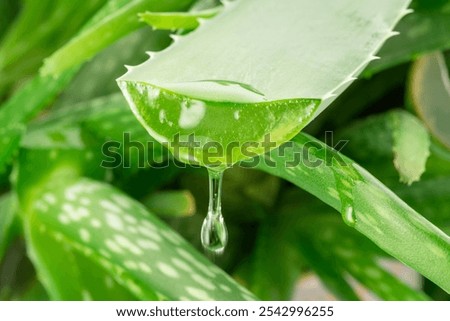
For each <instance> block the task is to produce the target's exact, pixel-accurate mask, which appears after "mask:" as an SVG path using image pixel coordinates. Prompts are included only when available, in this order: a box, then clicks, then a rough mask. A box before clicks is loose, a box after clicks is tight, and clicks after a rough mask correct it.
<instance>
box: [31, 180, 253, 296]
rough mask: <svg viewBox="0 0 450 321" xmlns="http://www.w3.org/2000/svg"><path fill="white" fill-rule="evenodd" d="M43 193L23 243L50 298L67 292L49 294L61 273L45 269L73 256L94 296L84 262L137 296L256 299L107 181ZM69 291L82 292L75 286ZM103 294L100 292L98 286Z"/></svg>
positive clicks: (59, 281) (80, 183)
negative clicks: (65, 249) (39, 273)
mask: <svg viewBox="0 0 450 321" xmlns="http://www.w3.org/2000/svg"><path fill="white" fill-rule="evenodd" d="M43 193H44V194H42V195H41V196H40V197H39V198H38V199H37V200H36V202H35V203H34V208H33V209H32V210H31V211H30V212H29V213H28V214H27V215H30V217H29V218H28V222H29V225H28V242H29V245H30V246H31V249H32V251H33V258H34V262H35V264H36V265H37V267H38V269H40V272H41V274H44V273H45V275H46V277H45V279H43V280H42V281H43V282H44V284H45V285H46V287H47V289H48V290H49V292H50V293H51V294H53V297H54V298H64V296H65V295H66V293H67V291H68V290H66V289H64V290H61V291H59V290H55V291H52V290H53V289H54V288H58V287H61V285H62V284H63V286H64V287H65V286H67V284H66V280H65V279H66V277H65V276H62V275H61V274H59V273H56V271H54V273H51V272H50V271H48V270H46V269H49V268H52V269H60V268H61V266H62V265H64V266H66V263H65V262H66V260H67V257H69V258H70V256H68V255H70V254H72V256H74V257H75V258H74V259H75V262H73V264H71V266H72V268H73V269H78V275H79V276H80V279H81V280H82V281H83V280H84V281H83V282H82V286H83V287H85V291H88V292H89V293H91V294H92V291H93V290H94V289H97V284H95V283H94V284H93V283H92V282H88V281H89V280H90V277H91V276H90V275H91V273H92V270H91V269H84V268H83V266H84V265H85V264H86V265H88V266H90V267H97V269H102V270H104V271H103V273H104V274H106V275H109V276H111V277H112V278H113V279H114V280H115V281H116V282H117V283H118V284H120V285H121V286H122V287H124V288H126V289H128V290H129V291H130V292H131V293H132V294H133V295H134V296H136V297H137V298H140V299H155V298H160V299H161V298H166V299H172V300H173V299H176V300H179V299H190V300H212V299H216V300H227V299H228V300H242V299H253V298H254V297H253V296H252V295H251V294H250V293H249V292H247V291H245V290H244V289H243V288H241V287H240V286H238V285H237V284H236V283H235V282H234V281H232V280H231V279H230V278H229V277H228V276H227V275H226V274H225V273H224V272H222V271H221V270H219V269H218V268H217V267H215V266H213V265H212V264H211V263H209V261H207V260H206V259H205V258H204V257H202V256H201V255H199V254H198V253H197V252H195V251H194V250H193V249H192V248H191V247H190V246H189V245H188V243H187V242H186V241H184V240H183V239H182V238H181V237H179V236H178V235H177V234H176V233H175V232H173V231H172V230H170V229H169V228H168V227H167V226H166V225H165V224H163V223H162V222H161V221H159V220H158V219H157V218H156V217H154V216H153V215H151V214H150V213H149V212H147V210H146V209H145V208H144V207H143V206H142V205H140V204H139V203H137V202H135V201H132V200H131V199H129V198H127V197H126V196H124V195H123V194H122V193H120V192H118V191H116V190H115V189H113V188H112V187H109V186H108V185H106V184H102V183H97V182H95V181H92V180H88V179H79V180H76V181H73V182H71V184H67V185H66V186H65V187H61V186H51V187H49V188H48V189H45V190H43ZM73 197H75V199H73ZM82 199H83V200H84V201H83V202H82ZM78 201H79V202H78ZM83 203H84V205H83ZM50 213H52V215H49V214H50ZM58 240H59V241H58ZM64 248H67V251H66V252H65V254H66V255H64V256H63V257H64V258H65V259H64V260H60V261H58V260H55V255H57V253H58V254H59V255H58V256H59V257H61V258H62V256H61V254H62V253H61V251H63V250H64ZM49 249H52V250H51V251H49ZM63 253H64V252H63ZM79 261H81V263H79ZM49 263H51V264H49ZM58 278H61V279H58ZM71 290H73V291H74V294H77V295H79V293H81V294H83V291H79V289H77V288H73V289H71ZM107 292H108V291H106V293H107ZM101 293H105V292H103V291H101V289H100V290H99V294H101ZM155 295H156V296H155ZM68 297H69V298H70V297H71V295H69V296H68ZM66 298H67V297H66Z"/></svg>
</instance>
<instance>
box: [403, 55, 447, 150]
mask: <svg viewBox="0 0 450 321" xmlns="http://www.w3.org/2000/svg"><path fill="white" fill-rule="evenodd" d="M409 95H410V98H411V103H412V105H413V106H414V108H415V110H416V112H417V114H418V115H419V117H420V118H422V120H423V121H424V123H425V124H426V126H427V127H428V129H429V130H430V132H431V133H432V134H433V136H434V137H435V138H436V139H437V140H439V142H441V143H442V144H443V145H445V146H446V147H447V148H449V149H450V126H449V119H450V78H449V74H448V69H447V66H446V64H445V59H444V56H443V55H442V54H441V53H438V52H436V53H432V54H429V55H426V56H424V57H422V58H420V59H419V60H418V61H417V62H416V63H415V64H414V66H413V68H412V72H411V78H410V84H409Z"/></svg>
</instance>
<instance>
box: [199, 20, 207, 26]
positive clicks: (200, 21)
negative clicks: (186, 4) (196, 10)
mask: <svg viewBox="0 0 450 321" xmlns="http://www.w3.org/2000/svg"><path fill="white" fill-rule="evenodd" d="M208 20H209V19H206V18H197V22H198V24H199V26H203V25H204V24H205V23H206V22H207V21H208Z"/></svg>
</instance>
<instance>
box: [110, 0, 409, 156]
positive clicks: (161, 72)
mask: <svg viewBox="0 0 450 321" xmlns="http://www.w3.org/2000/svg"><path fill="white" fill-rule="evenodd" d="M408 3H409V2H408V1H405V0H397V1H382V2H381V3H380V2H379V1H365V2H364V3H360V4H358V5H355V3H354V2H351V4H350V1H339V2H335V1H325V2H324V1H320V2H310V1H298V0H289V1H284V2H283V6H280V5H279V3H278V2H277V1H274V0H263V1H255V0H250V1H236V2H233V3H228V2H226V6H225V8H224V10H223V11H222V12H221V13H220V14H219V15H217V16H216V17H215V18H214V19H210V20H207V21H205V22H204V24H203V25H202V26H200V27H199V28H197V29H196V30H195V31H194V32H192V33H190V34H188V35H187V36H185V37H181V38H178V37H176V38H175V39H176V40H175V42H174V44H173V45H172V46H170V47H169V48H168V49H166V50H165V51H163V52H161V53H156V54H154V55H152V57H151V59H149V60H148V61H147V62H145V63H143V64H141V65H139V66H137V67H132V68H130V69H129V72H128V73H127V74H125V75H124V76H122V77H121V78H119V79H118V82H119V86H120V87H121V89H122V91H123V92H124V95H125V97H126V98H127V100H128V102H129V104H130V106H131V107H132V109H133V111H134V113H135V114H136V116H137V117H138V119H140V121H141V123H142V124H143V125H144V126H145V127H146V128H147V130H148V131H149V132H150V134H152V135H153V136H155V138H158V140H159V141H163V142H168V141H173V136H174V135H175V134H176V133H181V134H182V135H184V134H187V135H188V134H189V133H193V132H195V133H196V135H197V134H198V135H200V136H205V137H208V138H209V139H211V140H213V141H216V142H219V143H220V144H221V145H222V146H229V144H228V143H230V142H232V141H238V142H250V141H256V142H259V141H260V140H261V139H262V138H261V137H264V135H265V134H267V133H271V134H272V137H271V138H272V140H273V141H275V142H276V143H278V144H279V143H280V142H283V141H286V140H287V139H289V138H291V137H292V136H293V135H295V134H296V133H297V132H298V131H299V130H301V129H302V128H303V127H304V126H305V125H306V124H308V123H309V122H310V121H311V120H312V119H314V117H315V116H316V115H317V114H319V113H320V112H321V111H322V110H323V109H324V108H325V107H326V106H327V105H328V104H329V103H330V102H331V101H332V100H333V99H334V97H335V96H336V95H338V94H339V93H341V92H342V91H343V90H344V89H345V88H346V87H347V86H348V85H349V84H350V83H351V82H352V81H353V80H354V77H355V76H356V75H357V74H358V73H359V72H360V71H361V70H362V69H363V67H364V66H365V65H366V64H367V63H368V62H369V61H370V60H372V59H375V58H374V56H373V54H374V53H375V52H376V51H377V50H378V49H379V47H380V46H381V44H382V43H383V42H384V41H385V40H386V39H387V38H389V37H390V36H392V35H393V33H392V32H391V30H392V28H393V26H394V25H395V24H396V23H397V21H398V20H399V19H400V18H401V17H402V16H403V15H405V14H406V13H407V12H408V10H407V9H406V7H407V5H408ZM374 12H377V15H378V17H379V19H376V20H375V19H372V17H373V13H374ZM312 17H314V19H312ZM305 30H308V32H305ZM280 34H282V35H283V37H280V36H279V35H280ZM285 39H289V41H286V40H285ZM205 48H208V50H205ZM239 48H245V50H240V49H239ZM243 66H244V68H243ZM318 66H320V67H318ZM330 75H332V76H330ZM311 98H312V99H311ZM319 101H322V103H321V104H320V106H319V107H318V106H317V105H318V103H319ZM222 102H224V103H230V104H225V105H226V106H227V109H226V110H227V111H228V113H227V114H225V111H224V110H225V109H224V108H223V106H222V105H220V103H222ZM258 104H261V105H260V106H258ZM193 105H195V108H188V109H189V110H190V112H189V114H188V115H185V114H187V113H186V112H183V110H184V109H183V108H182V106H187V107H189V106H193ZM148 106H155V108H148ZM162 106H169V107H167V108H163V107H162ZM202 106H204V108H202ZM252 106H255V109H256V110H255V111H251V113H252V114H254V113H257V112H258V110H261V109H262V108H261V107H263V106H264V108H267V109H268V111H267V112H264V114H263V115H253V118H254V119H255V118H257V119H258V123H259V124H258V126H259V127H262V128H263V130H261V128H258V126H256V124H255V122H252V121H251V120H250V119H248V118H245V117H242V118H239V113H241V114H242V113H245V111H250V110H251V109H252ZM206 107H207V108H206ZM204 112H205V113H204ZM155 113H165V114H170V116H171V118H172V119H168V121H167V124H166V123H165V122H164V121H162V122H161V123H162V124H161V123H160V122H159V119H160V118H159V117H158V115H156V114H155ZM236 115H237V117H235V116H236ZM163 116H164V115H163ZM183 116H186V117H187V118H186V117H183ZM203 116H205V117H203ZM162 118H164V117H162ZM166 118H167V117H166ZM185 120H189V122H188V123H186V122H185ZM206 120H208V121H209V122H211V121H212V122H213V123H215V124H222V125H223V128H220V127H219V128H215V130H214V132H213V131H208V130H207V129H206V128H205V126H206V125H205V124H206V123H207V122H206ZM213 120H214V121H213ZM171 123H173V124H174V126H171V125H170V124H171ZM229 123H230V124H229ZM249 124H250V127H249ZM202 127H203V128H202ZM244 127H245V128H247V127H249V130H250V131H251V132H252V136H248V135H245V133H242V132H241V129H242V128H244ZM231 128H239V131H237V130H236V131H231V130H230V129H231ZM194 129H195V131H194ZM260 152H261V151H260V150H256V153H260ZM180 154H181V153H180ZM200 156H201V155H198V154H195V153H194V154H189V155H180V158H181V159H182V160H184V161H189V160H191V159H192V158H194V159H196V160H198V158H199V157H200ZM244 158H245V157H244V156H243V155H237V156H236V157H235V158H232V159H231V160H230V161H228V162H226V161H224V160H223V159H220V160H218V161H219V162H221V163H234V162H236V161H238V160H241V159H244ZM198 162H199V163H200V164H202V161H201V160H199V161H198ZM203 164H204V162H203ZM204 165H207V164H204Z"/></svg>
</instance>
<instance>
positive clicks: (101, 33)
mask: <svg viewBox="0 0 450 321" xmlns="http://www.w3.org/2000/svg"><path fill="white" fill-rule="evenodd" d="M192 2H193V0H132V1H123V0H110V1H108V2H107V3H106V5H105V6H104V7H103V8H101V9H100V10H99V11H98V12H97V14H96V15H95V16H94V17H93V18H92V20H91V21H89V22H88V23H87V25H86V26H85V27H84V29H83V30H82V31H81V32H80V33H79V34H78V35H77V36H75V37H74V38H72V39H71V40H70V41H69V42H68V43H66V44H65V45H64V46H63V47H61V48H60V49H58V50H57V51H56V52H54V53H53V54H52V55H51V56H50V57H49V58H47V59H45V61H44V65H43V67H42V68H41V72H42V73H43V74H45V75H47V74H52V75H57V74H60V73H61V72H63V71H64V70H66V69H68V68H71V67H73V66H76V65H78V64H80V63H82V62H84V61H86V60H87V59H89V58H91V57H92V56H94V55H95V54H96V53H98V52H99V51H100V50H102V49H103V48H105V47H107V46H108V45H110V44H112V43H113V42H114V41H116V40H118V39H120V38H122V37H123V36H125V35H127V34H129V33H130V32H132V31H134V30H136V29H138V28H139V27H140V26H142V24H141V23H140V22H139V19H138V17H137V14H138V13H140V12H144V11H146V10H151V11H177V10H184V9H187V8H188V6H189V5H190V4H191V3H192Z"/></svg>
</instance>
